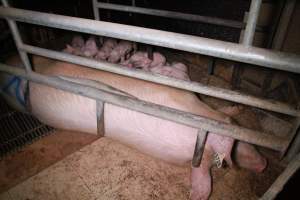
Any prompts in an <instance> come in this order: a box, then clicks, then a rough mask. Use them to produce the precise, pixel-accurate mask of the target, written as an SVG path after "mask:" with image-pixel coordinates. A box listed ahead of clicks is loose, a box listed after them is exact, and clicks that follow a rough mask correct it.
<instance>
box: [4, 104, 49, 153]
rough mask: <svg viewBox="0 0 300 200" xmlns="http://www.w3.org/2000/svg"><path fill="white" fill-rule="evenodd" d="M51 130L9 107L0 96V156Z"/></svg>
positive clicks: (27, 115) (31, 117) (28, 115)
mask: <svg viewBox="0 0 300 200" xmlns="http://www.w3.org/2000/svg"><path fill="white" fill-rule="evenodd" d="M52 132H53V128H52V127H49V126H46V125H44V124H42V123H41V122H39V121H38V120H37V119H36V118H34V117H33V116H31V115H30V114H25V113H21V112H17V111H15V110H13V109H11V108H10V107H9V106H8V105H7V103H6V102H5V101H4V100H3V99H2V98H0V158H1V157H3V156H5V155H6V154H8V153H10V152H14V151H16V150H18V149H20V148H22V147H24V146H25V145H26V144H30V143H32V142H33V141H35V140H37V139H39V138H41V137H43V136H46V135H48V134H50V133H52Z"/></svg>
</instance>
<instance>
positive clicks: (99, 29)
mask: <svg viewBox="0 0 300 200" xmlns="http://www.w3.org/2000/svg"><path fill="white" fill-rule="evenodd" d="M0 17H8V18H11V19H15V20H18V21H22V22H27V23H32V24H37V25H44V26H49V27H54V28H60V29H65V30H72V31H78V32H83V33H90V34H95V35H102V36H107V37H114V38H118V39H123V40H130V41H135V42H141V43H144V44H151V45H156V46H162V47H167V48H172V49H178V50H183V51H187V52H192V53H197V54H204V55H208V56H213V57H219V58H224V59H229V60H234V61H239V62H244V63H249V64H254V65H259V66H263V67H268V68H272V69H279V70H284V71H290V72H295V73H300V56H298V55H295V54H288V53H282V52H278V51H271V50H267V49H262V48H257V47H245V46H243V45H239V44H234V43H230V42H224V41H218V40H213V39H207V38H201V37H197V36H191V35H184V34H178V33H172V32H167V31H160V30H154V29H147V28H142V27H135V26H128V25H122V24H115V23H110V22H103V21H95V20H90V19H82V18H77V17H69V16H62V15H55V14H47V13H42V12H36V11H28V10H22V9H17V8H4V7H1V6H0Z"/></svg>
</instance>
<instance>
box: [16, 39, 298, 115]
mask: <svg viewBox="0 0 300 200" xmlns="http://www.w3.org/2000/svg"><path fill="white" fill-rule="evenodd" d="M20 49H21V50H23V51H26V52H28V53H32V54H36V55H40V56H44V57H48V58H52V59H56V60H62V61H65V62H70V63H74V64H78V65H83V66H87V67H91V68H94V69H100V70H104V71H108V72H112V73H116V74H120V75H125V76H129V77H133V78H138V79H142V80H146V81H151V82H155V83H159V84H163V85H168V86H172V87H176V88H180V89H184V90H188V91H192V92H196V93H200V94H205V95H208V96H212V97H216V98H221V99H225V100H229V101H233V102H236V103H241V104H246V105H250V106H254V107H257V108H262V109H266V110H270V111H275V112H279V113H284V114H287V115H292V116H300V111H299V110H296V109H295V108H293V107H292V106H290V105H288V104H284V103H281V102H278V101H274V100H266V99H261V98H258V97H254V96H250V95H245V94H241V93H239V92H236V91H232V90H228V89H222V88H218V87H213V86H207V85H204V84H201V83H198V82H191V81H184V80H178V79H174V78H169V77H166V76H161V75H157V74H152V73H147V72H144V71H142V70H130V69H127V68H124V67H123V66H121V65H119V64H113V63H108V62H103V61H97V60H92V59H89V58H84V57H80V56H74V55H71V54H66V53H61V52H57V51H53V50H48V49H43V48H39V47H34V46H30V45H23V46H21V47H20Z"/></svg>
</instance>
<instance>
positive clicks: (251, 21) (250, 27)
mask: <svg viewBox="0 0 300 200" xmlns="http://www.w3.org/2000/svg"><path fill="white" fill-rule="evenodd" d="M261 1H262V0H252V1H251V6H250V11H249V15H248V20H247V25H246V29H245V33H244V38H243V42H242V43H243V45H246V46H251V45H252V43H253V39H254V35H255V28H256V22H257V19H258V16H259V11H260V6H261Z"/></svg>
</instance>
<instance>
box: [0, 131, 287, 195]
mask: <svg viewBox="0 0 300 200" xmlns="http://www.w3.org/2000/svg"><path fill="white" fill-rule="evenodd" d="M59 134H60V137H61V138H63V137H64V134H61V133H59ZM67 134H69V133H67ZM67 134H65V135H67ZM73 134H76V133H73ZM73 136H74V137H76V136H75V135H73ZM48 137H51V136H48ZM79 137H81V139H80V140H81V142H80V143H77V142H75V143H70V141H66V140H65V141H64V140H59V137H57V138H56V139H57V140H59V141H60V143H61V144H62V143H65V145H62V146H64V147H59V148H57V150H56V151H55V150H54V149H55V148H53V146H52V148H51V149H52V150H51V149H50V148H49V149H47V151H51V153H50V152H49V153H48V155H47V158H48V161H47V159H45V158H43V157H39V156H36V155H37V154H40V152H39V151H40V150H41V149H38V148H36V149H35V150H32V152H31V153H30V154H28V156H26V158H25V157H24V156H21V158H23V159H21V158H19V159H21V160H23V161H18V160H14V159H8V160H6V161H2V162H1V168H2V169H1V172H2V173H3V172H5V174H1V186H2V191H3V188H6V189H7V187H8V186H11V184H10V182H9V181H8V180H10V181H12V182H13V183H14V185H15V184H17V183H16V182H17V181H19V182H20V183H18V184H17V185H16V186H14V187H12V188H10V189H9V190H7V191H6V192H4V193H2V194H1V195H0V199H11V200H16V199H43V200H44V199H188V197H189V189H190V182H189V176H190V166H189V165H186V166H175V165H171V164H168V163H166V162H163V161H160V160H157V159H154V158H152V157H150V156H147V155H144V154H142V153H140V152H138V151H136V150H134V149H131V148H129V147H127V146H125V145H122V144H120V143H118V142H116V141H113V140H110V139H107V138H101V139H99V140H96V141H94V142H93V143H92V144H90V145H87V146H85V147H84V148H82V149H81V150H79V151H77V152H75V153H73V154H71V155H69V156H67V157H65V158H64V159H62V160H61V161H58V160H60V158H59V157H60V155H61V154H66V152H67V151H70V149H73V148H74V146H77V148H78V147H80V146H82V144H83V142H82V141H85V142H87V143H88V142H90V138H83V137H82V136H79ZM46 141H48V142H46ZM57 142H58V141H57ZM40 143H44V144H46V143H50V140H49V138H47V137H46V138H43V139H41V140H40ZM33 145H34V144H33ZM31 146H32V145H29V146H28V147H26V148H25V149H24V150H23V152H26V151H28V150H29V149H32V148H31ZM57 146H59V145H57ZM72 146H73V147H72ZM58 152H59V153H58ZM18 154H19V156H20V155H22V152H19V153H16V155H15V156H14V158H17V155H18ZM42 160H43V161H44V162H41V161H42ZM49 160H50V161H51V160H52V161H53V160H56V161H58V162H57V163H56V164H54V165H51V166H50V167H48V168H46V169H44V170H42V171H41V172H39V173H37V174H36V175H34V176H32V177H30V176H31V175H32V171H35V172H37V171H38V170H37V168H39V166H40V165H43V163H49ZM276 160H277V159H276V158H275V159H272V161H271V162H270V163H269V167H268V168H267V170H266V171H265V172H264V173H262V174H255V173H252V172H249V171H246V170H242V169H238V168H235V169H229V168H224V169H213V172H212V174H213V182H214V183H213V193H212V196H211V199H228V200H229V199H257V197H258V196H260V195H262V194H263V193H264V192H265V191H266V189H267V188H268V187H269V185H270V184H271V183H272V182H273V181H274V179H275V178H276V176H277V175H278V174H279V172H280V171H281V170H282V168H281V167H280V166H279V165H278V163H277V162H276ZM21 163H22V165H20V164H21ZM37 163H39V164H37ZM24 164H25V165H27V166H31V169H27V170H23V167H21V166H24ZM41 169H42V168H40V169H39V170H41ZM13 174H14V175H13ZM25 176H27V177H30V178H28V179H27V180H26V181H24V182H22V181H23V178H20V177H25ZM3 180H4V181H6V185H5V183H3Z"/></svg>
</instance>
